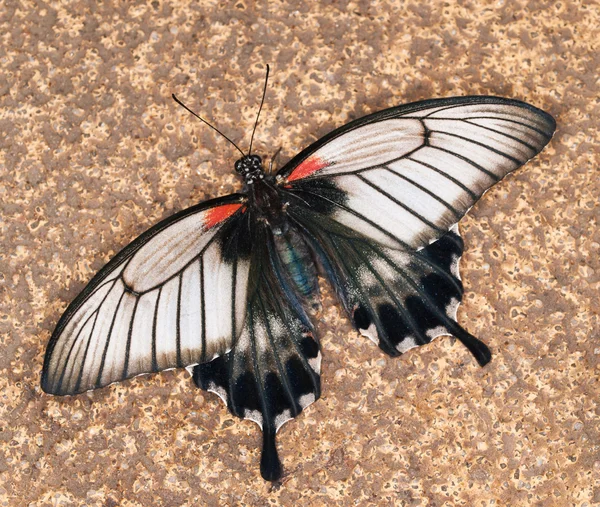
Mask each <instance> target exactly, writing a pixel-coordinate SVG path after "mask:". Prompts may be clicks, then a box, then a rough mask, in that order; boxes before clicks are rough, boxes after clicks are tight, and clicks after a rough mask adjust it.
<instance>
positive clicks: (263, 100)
mask: <svg viewBox="0 0 600 507" xmlns="http://www.w3.org/2000/svg"><path fill="white" fill-rule="evenodd" d="M268 81H269V64H267V75H266V76H265V87H264V89H263V95H262V100H261V101H260V107H259V108H258V114H257V115H256V121H255V122H254V129H253V130H252V137H251V138H250V149H249V150H248V155H250V153H252V141H254V132H256V126H257V125H258V118H259V117H260V112H261V111H262V107H263V104H264V103H265V95H266V94H267V82H268Z"/></svg>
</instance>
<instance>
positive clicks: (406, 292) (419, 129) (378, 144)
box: [277, 97, 555, 364]
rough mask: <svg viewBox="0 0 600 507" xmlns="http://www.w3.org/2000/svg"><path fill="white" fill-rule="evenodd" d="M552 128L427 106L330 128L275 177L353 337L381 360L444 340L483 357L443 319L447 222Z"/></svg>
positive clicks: (454, 292) (540, 117)
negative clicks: (371, 346)
mask: <svg viewBox="0 0 600 507" xmlns="http://www.w3.org/2000/svg"><path fill="white" fill-rule="evenodd" d="M554 129H555V122H554V120H553V119H552V117H551V116H550V115H548V114H547V113H545V112H543V111H541V110H539V109H537V108H534V107H532V106H530V105H528V104H525V103H523V102H519V101H513V100H508V99H502V98H496V97H464V98H451V99H440V100H429V101H425V102H419V103H415V104H409V105H406V106H400V107H397V108H392V109H388V110H385V111H381V112H379V113H376V114H373V115H370V116H367V117H364V118H361V119H359V120H356V121H354V122H351V123H349V124H348V125H346V126H344V127H342V128H341V129H338V130H335V131H333V132H332V133H331V134H329V135H327V136H326V137H324V138H323V139H321V140H320V141H318V142H316V143H315V144H314V145H312V146H310V147H309V148H308V149H306V150H304V151H303V152H301V153H300V154H299V155H298V156H297V157H295V158H294V159H292V160H291V161H290V162H289V163H288V164H287V165H286V166H284V167H283V168H282V170H281V171H280V172H279V174H278V175H277V181H278V183H279V185H280V188H281V189H282V191H284V192H287V196H288V197H287V198H288V200H289V207H288V214H289V215H290V217H292V219H293V220H294V221H295V222H296V224H297V225H298V227H300V228H301V229H302V230H303V231H304V234H305V236H306V237H307V238H309V239H310V241H311V244H312V245H313V249H314V250H315V252H316V253H317V255H318V257H319V259H320V261H321V263H322V264H323V266H324V267H325V272H326V273H327V275H328V277H329V278H330V280H331V281H332V282H333V284H334V286H335V287H336V288H337V291H338V293H339V295H340V298H341V300H342V302H343V304H344V306H345V307H346V310H347V311H348V313H349V314H350V315H351V316H352V318H353V321H354V324H355V326H356V327H357V329H358V330H359V331H360V332H361V333H362V334H364V335H367V336H369V337H370V338H371V339H373V340H374V341H376V342H377V343H378V344H379V345H380V347H381V348H382V349H383V350H384V351H386V352H387V353H388V354H391V355H397V354H399V353H402V352H405V351H406V350H408V349H409V348H411V347H413V346H416V345H420V344H422V343H426V342H428V341H430V340H431V339H432V338H433V337H435V336H438V335H439V334H452V335H454V336H456V337H457V338H459V339H461V341H462V342H463V343H465V345H467V346H468V347H469V349H470V350H471V351H472V352H473V353H474V354H475V356H476V357H477V359H478V361H479V362H480V363H481V364H485V363H486V362H487V361H489V358H490V353H489V350H488V349H487V347H485V345H483V344H482V343H481V342H479V341H478V340H476V339H475V338H474V337H472V336H471V335H470V334H468V333H467V332H466V331H464V330H463V329H462V328H461V327H460V326H458V324H457V323H456V319H455V316H456V308H457V306H458V303H459V302H460V300H461V298H462V285H461V284H460V279H459V275H458V268H457V265H458V259H459V258H460V255H461V254H462V248H463V247H462V241H461V240H460V237H459V236H458V230H457V229H456V228H455V225H456V223H457V222H458V220H459V219H460V218H461V217H462V216H463V215H464V214H465V213H466V212H467V210H468V209H469V208H470V207H471V206H473V204H474V203H475V202H476V201H477V200H478V199H479V198H480V197H481V196H482V195H483V193H484V192H485V191H486V190H487V189H489V188H490V187H491V186H492V185H494V184H495V183H497V182H498V181H500V180H501V179H502V178H503V177H504V176H506V174H508V173H509V172H511V171H513V170H515V169H516V168H518V167H520V166H521V165H523V164H524V163H525V162H526V161H527V160H529V159H530V158H532V157H533V156H535V155H536V154H537V153H539V152H540V151H541V150H542V148H543V147H544V146H545V145H546V144H547V143H548V141H549V140H550V138H551V137H552V134H553V132H554Z"/></svg>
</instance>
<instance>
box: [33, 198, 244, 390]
mask: <svg viewBox="0 0 600 507" xmlns="http://www.w3.org/2000/svg"><path fill="white" fill-rule="evenodd" d="M244 201H245V198H244V197H243V196H238V195H233V196H228V197H225V198H221V199H216V200H214V201H210V202H207V203H203V204H200V205H198V206H195V207H193V208H190V209H188V210H185V211H184V212H182V213H179V214H177V215H174V216H173V217H170V218H169V219H167V220H165V221H163V222H161V223H160V224H158V225H157V226H155V227H153V228H152V229H150V230H149V231H148V232H146V233H144V234H143V235H142V236H140V237H139V238H138V239H137V240H135V241H134V242H133V243H132V244H131V245H129V246H128V247H126V248H125V249H124V250H123V251H122V252H120V253H119V254H118V255H117V256H116V257H115V258H114V259H113V260H112V261H111V262H110V263H109V264H108V265H107V266H106V267H105V268H103V269H102V270H101V271H100V273H98V275H96V277H94V279H93V280H92V281H91V282H90V284H89V285H88V286H87V287H86V289H85V290H84V291H83V292H82V293H81V294H80V295H79V296H78V297H77V298H76V299H75V301H73V303H72V304H71V305H70V306H69V308H68V309H67V311H66V312H65V314H64V315H63V317H62V318H61V320H60V322H59V324H58V326H57V328H56V330H55V332H54V334H53V336H52V338H51V341H50V344H49V346H48V350H47V352H46V358H45V363H44V371H43V378H42V387H43V388H44V390H45V391H47V392H50V393H53V394H74V393H78V392H82V391H86V390H88V389H94V388H97V387H102V386H105V385H107V384H110V383H112V382H115V381H118V380H123V379H125V378H128V377H131V376H134V375H138V374H141V373H149V372H153V371H159V370H164V369H168V368H175V367H181V366H187V365H193V364H197V363H199V362H202V361H207V360H209V359H211V358H213V357H215V356H216V355H219V354H223V353H225V352H226V351H227V350H229V348H230V347H231V342H232V336H235V335H236V334H237V333H239V332H240V331H241V328H242V324H243V317H244V311H243V308H244V302H245V293H246V290H247V282H248V276H247V273H248V270H249V256H248V249H246V250H245V251H244V250H243V249H237V248H236V246H237V245H236V244H234V243H233V241H234V240H235V238H237V237H238V236H239V235H241V234H243V233H244V227H234V228H233V230H234V231H235V233H234V234H231V231H232V228H231V227H232V225H233V224H238V223H240V224H241V223H243V215H244V213H243V212H244V209H245V204H244ZM232 249H235V251H234V252H232V251H231V250H232ZM207 265H208V269H206V266H207ZM234 271H235V272H237V273H239V276H235V277H234V276H233V272H234ZM236 300H237V304H236ZM240 308H241V310H240Z"/></svg>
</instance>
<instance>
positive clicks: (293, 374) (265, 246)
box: [193, 227, 321, 480]
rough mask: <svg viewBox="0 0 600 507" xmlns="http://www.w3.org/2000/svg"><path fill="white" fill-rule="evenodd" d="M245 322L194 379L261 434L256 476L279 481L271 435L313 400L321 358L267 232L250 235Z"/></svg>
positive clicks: (279, 465) (195, 368)
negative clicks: (252, 239) (231, 341)
mask: <svg viewBox="0 0 600 507" xmlns="http://www.w3.org/2000/svg"><path fill="white" fill-rule="evenodd" d="M254 245H255V250H254V251H253V253H252V255H253V262H252V269H253V271H254V270H256V271H255V272H254V273H251V275H250V278H251V279H253V280H255V284H254V285H253V287H252V288H251V290H250V291H249V296H248V303H247V309H246V318H245V323H244V327H243V330H242V333H241V335H240V336H239V338H238V339H237V340H236V341H235V343H234V344H233V347H232V349H231V351H230V352H229V353H227V354H226V355H224V356H222V357H219V358H217V359H215V360H213V361H211V362H209V363H206V364H201V365H198V366H196V367H194V372H193V375H194V380H195V382H196V384H197V385H198V386H199V387H201V388H202V389H205V390H208V391H212V392H215V393H217V394H218V395H219V396H220V397H221V398H222V399H223V400H224V401H225V402H226V403H227V407H228V408H229V410H230V411H231V413H232V414H234V415H236V416H238V417H242V418H245V419H251V420H253V421H255V422H256V423H258V424H259V425H260V426H261V428H262V430H263V451H262V457H261V473H262V475H263V477H264V478H265V479H267V480H277V479H279V478H280V477H281V473H282V471H281V464H280V462H279V458H278V456H277V450H276V447H275V434H276V433H277V430H278V429H279V428H280V427H281V426H282V425H283V424H284V423H285V422H286V421H288V420H290V419H292V418H293V417H296V416H297V415H298V414H299V413H300V412H301V411H302V410H303V409H304V408H306V407H307V406H308V405H310V404H311V403H312V402H314V401H315V400H316V399H318V398H319V395H320V377H319V373H320V363H321V355H320V352H319V345H318V343H317V341H316V338H315V335H314V331H313V328H312V324H311V323H310V321H309V319H308V317H307V315H306V314H305V313H304V310H302V306H301V304H300V301H299V300H298V299H297V297H296V296H295V293H294V290H293V288H292V286H291V285H290V283H289V281H288V279H287V276H286V275H285V274H284V273H283V271H282V266H281V264H280V260H279V259H278V257H277V254H276V252H275V249H274V246H273V243H272V239H271V237H270V233H269V231H267V230H266V228H265V227H262V228H260V230H259V231H257V234H256V236H255V242H254Z"/></svg>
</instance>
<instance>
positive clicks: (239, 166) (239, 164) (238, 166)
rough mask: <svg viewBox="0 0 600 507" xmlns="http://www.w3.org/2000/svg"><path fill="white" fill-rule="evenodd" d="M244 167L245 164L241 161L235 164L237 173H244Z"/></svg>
mask: <svg viewBox="0 0 600 507" xmlns="http://www.w3.org/2000/svg"><path fill="white" fill-rule="evenodd" d="M242 165H243V164H242V161H241V160H238V161H237V162H236V163H235V164H234V167H235V170H236V172H238V173H239V172H242Z"/></svg>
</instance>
